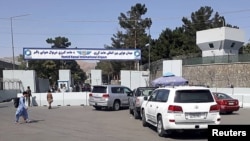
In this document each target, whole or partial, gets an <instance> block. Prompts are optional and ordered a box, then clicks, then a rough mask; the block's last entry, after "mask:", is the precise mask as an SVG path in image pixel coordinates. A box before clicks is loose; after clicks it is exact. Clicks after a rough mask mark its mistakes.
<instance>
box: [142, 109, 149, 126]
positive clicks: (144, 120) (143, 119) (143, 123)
mask: <svg viewBox="0 0 250 141" xmlns="http://www.w3.org/2000/svg"><path fill="white" fill-rule="evenodd" d="M141 121H142V126H143V127H147V126H148V123H147V122H146V117H145V112H144V110H143V111H142V119H141Z"/></svg>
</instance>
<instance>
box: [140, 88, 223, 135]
mask: <svg viewBox="0 0 250 141" xmlns="http://www.w3.org/2000/svg"><path fill="white" fill-rule="evenodd" d="M144 100H145V101H144V102H143V103H142V106H141V116H142V124H143V126H144V127H145V126H147V125H148V124H151V125H153V126H155V127H157V132H158V135H159V136H164V135H168V134H170V133H171V131H174V130H181V131H182V130H197V129H198V130H201V129H205V130H206V129H207V128H208V125H217V124H220V119H221V117H220V114H219V106H218V105H217V104H216V102H215V99H214V97H213V95H212V93H211V91H210V90H209V88H205V87H197V86H178V87H169V88H168V87H164V88H157V89H156V90H154V91H153V92H152V95H151V96H150V97H144Z"/></svg>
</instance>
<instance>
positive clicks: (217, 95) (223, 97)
mask: <svg viewBox="0 0 250 141" xmlns="http://www.w3.org/2000/svg"><path fill="white" fill-rule="evenodd" d="M215 96H216V97H217V98H218V99H233V98H232V97H230V96H229V95H226V94H223V93H216V94H215Z"/></svg>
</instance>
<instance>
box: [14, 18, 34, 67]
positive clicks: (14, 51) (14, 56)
mask: <svg viewBox="0 0 250 141" xmlns="http://www.w3.org/2000/svg"><path fill="white" fill-rule="evenodd" d="M28 15H29V14H25V15H18V16H12V17H10V29H11V45H12V67H13V68H12V69H13V70H15V50H14V37H13V24H12V22H13V19H14V18H17V17H24V16H28Z"/></svg>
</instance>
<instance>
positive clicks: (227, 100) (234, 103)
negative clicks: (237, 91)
mask: <svg viewBox="0 0 250 141" xmlns="http://www.w3.org/2000/svg"><path fill="white" fill-rule="evenodd" d="M213 94H214V97H215V100H216V102H217V103H218V104H219V105H220V113H227V114H231V113H233V112H235V111H238V110H239V109H240V106H239V100H238V99H235V98H232V97H231V96H229V95H228V94H225V93H220V92H213Z"/></svg>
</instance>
